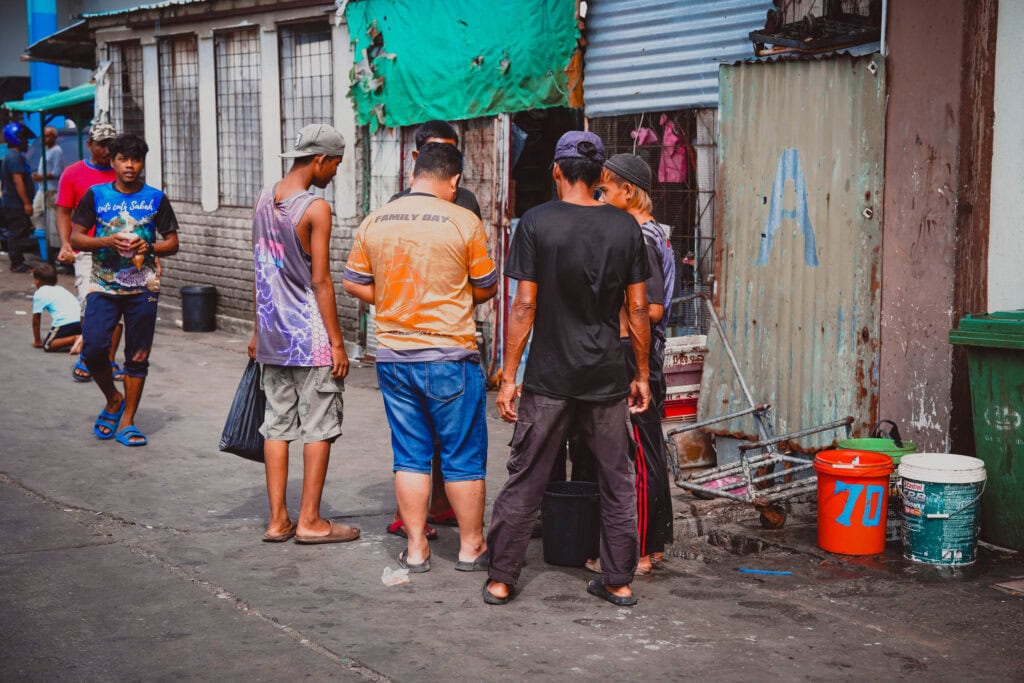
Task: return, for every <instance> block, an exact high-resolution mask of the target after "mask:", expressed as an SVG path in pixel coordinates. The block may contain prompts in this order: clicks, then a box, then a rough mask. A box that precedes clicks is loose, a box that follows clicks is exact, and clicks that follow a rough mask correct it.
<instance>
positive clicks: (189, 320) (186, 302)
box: [180, 285, 217, 332]
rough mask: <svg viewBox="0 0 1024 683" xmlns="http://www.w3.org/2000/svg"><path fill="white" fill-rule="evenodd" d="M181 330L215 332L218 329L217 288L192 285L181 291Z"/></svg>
mask: <svg viewBox="0 0 1024 683" xmlns="http://www.w3.org/2000/svg"><path fill="white" fill-rule="evenodd" d="M180 292H181V329H183V330H185V331H186V332H213V331H214V330H215V329H217V288H216V287H214V286H213V285H192V286H190V287H182V288H181V290H180Z"/></svg>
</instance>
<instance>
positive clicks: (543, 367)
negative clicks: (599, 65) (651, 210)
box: [483, 131, 650, 606]
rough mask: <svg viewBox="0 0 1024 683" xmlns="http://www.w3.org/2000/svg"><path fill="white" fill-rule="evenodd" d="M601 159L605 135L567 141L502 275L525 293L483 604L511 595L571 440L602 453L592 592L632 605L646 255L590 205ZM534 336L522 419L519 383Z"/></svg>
mask: <svg viewBox="0 0 1024 683" xmlns="http://www.w3.org/2000/svg"><path fill="white" fill-rule="evenodd" d="M603 162H604V145H603V144H602V143H601V139H600V138H599V137H597V136H596V135H594V134H593V133H589V132H583V131H570V132H568V133H566V134H565V135H563V136H562V138H561V139H560V140H559V141H558V145H557V146H556V148H555V159H554V164H553V165H552V169H551V175H552V178H553V179H554V181H555V186H556V188H557V191H558V199H557V200H554V201H550V202H547V203H545V204H542V205H540V206H537V207H534V208H532V209H530V210H529V211H527V212H526V213H525V214H523V217H522V220H521V221H520V223H519V228H518V229H517V230H516V234H515V237H514V238H513V240H512V244H511V247H510V249H509V258H508V265H507V266H506V268H505V275H507V276H508V277H510V278H512V279H515V280H518V281H519V286H518V289H517V290H516V296H515V299H514V301H513V302H512V310H511V312H510V314H509V323H508V342H507V344H506V347H505V363H504V368H503V380H502V384H501V388H500V389H499V391H498V399H497V403H498V410H499V412H500V413H501V416H502V418H503V419H505V420H506V421H508V422H514V423H515V425H516V427H515V433H514V434H513V436H512V444H511V445H512V452H511V453H510V455H509V461H508V471H509V479H508V482H507V483H506V484H505V486H504V487H503V488H502V490H501V492H500V493H499V494H498V497H497V499H496V500H495V501H494V507H493V513H492V518H491V528H490V533H489V534H488V537H487V546H488V548H489V549H490V554H491V555H490V567H489V569H488V577H489V578H488V581H487V582H486V583H485V584H484V587H483V599H484V602H486V603H488V604H492V605H501V604H505V603H507V602H508V601H509V600H511V599H512V598H513V597H514V595H515V585H516V582H517V581H518V579H519V573H520V571H521V570H522V567H523V560H524V557H525V555H526V546H527V544H528V543H529V540H530V534H531V532H532V531H533V525H534V522H535V520H536V514H537V509H538V508H539V507H540V503H541V498H542V497H543V495H544V488H545V486H546V485H547V483H548V480H549V479H550V476H551V469H552V466H553V464H554V461H555V458H556V456H557V454H558V452H559V451H560V450H561V449H562V448H563V446H564V444H565V439H566V435H567V434H569V433H572V434H574V435H575V436H576V438H577V439H578V440H579V441H580V442H581V443H582V444H583V445H584V446H585V447H586V448H587V449H588V450H589V452H591V453H593V454H594V455H595V459H596V461H597V468H598V473H599V477H600V498H601V549H600V556H601V566H602V568H603V577H602V578H601V579H595V580H593V581H591V582H590V584H589V585H588V586H587V591H588V592H590V593H591V594H593V595H596V596H597V597H600V598H602V599H604V600H607V601H609V602H611V603H613V604H615V605H619V606H631V605H635V604H636V597H635V596H634V595H633V593H632V591H631V590H630V587H629V584H630V582H631V581H632V580H633V571H634V569H635V568H636V563H637V545H638V541H637V523H636V490H635V472H634V469H633V463H632V461H631V460H630V458H629V455H628V453H629V432H628V422H629V413H631V412H632V413H640V412H643V411H644V410H646V409H647V406H648V404H649V402H650V390H649V388H648V375H649V371H648V360H647V354H648V346H649V343H650V326H649V322H648V317H647V294H646V286H645V284H644V282H645V280H646V279H647V277H648V265H647V251H646V248H645V246H644V241H643V236H642V235H641V233H640V230H638V229H637V225H636V221H635V220H633V218H632V217H631V216H630V215H629V214H628V213H626V212H625V211H622V210H620V209H616V208H615V207H613V206H610V205H607V204H604V203H602V202H598V201H597V200H595V199H594V185H595V184H596V183H597V182H598V180H599V179H600V177H601V168H602V163H603ZM539 292H543V295H540V294H539ZM623 300H625V301H626V304H627V311H628V327H629V338H630V342H631V344H632V348H633V353H634V354H635V357H636V360H637V363H636V372H635V374H634V375H632V376H628V375H626V373H625V372H624V370H623V368H624V367H626V366H625V358H624V356H623V349H622V347H621V345H620V344H619V341H618V340H619V309H620V308H621V307H622V302H623ZM531 328H533V341H532V343H531V346H530V356H529V358H528V360H527V364H526V374H525V376H524V380H523V388H522V397H521V399H520V402H519V408H518V412H517V410H516V393H517V387H516V384H515V379H514V378H515V376H516V370H517V368H518V366H519V361H520V359H521V358H522V355H523V349H524V347H525V346H526V341H527V339H528V338H529V335H530V330H531Z"/></svg>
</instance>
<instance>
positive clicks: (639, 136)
mask: <svg viewBox="0 0 1024 683" xmlns="http://www.w3.org/2000/svg"><path fill="white" fill-rule="evenodd" d="M629 136H630V137H631V138H633V139H634V140H636V144H638V145H640V146H641V147H643V146H644V145H656V144H658V134H657V133H655V132H654V131H653V130H651V129H650V128H647V127H643V128H637V129H636V130H634V131H632V132H630V134H629Z"/></svg>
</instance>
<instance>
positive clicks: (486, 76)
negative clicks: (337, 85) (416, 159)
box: [345, 0, 579, 130]
mask: <svg viewBox="0 0 1024 683" xmlns="http://www.w3.org/2000/svg"><path fill="white" fill-rule="evenodd" d="M345 19H346V20H347V22H348V28H349V34H350V35H351V38H352V44H353V45H352V47H353V56H354V59H355V63H356V66H355V69H354V70H353V73H352V88H351V89H350V91H349V95H350V96H351V97H352V100H353V102H354V103H355V106H356V115H357V118H358V121H359V123H360V124H363V125H367V124H368V125H369V126H370V127H371V130H376V129H377V128H378V127H379V126H382V125H383V126H388V127H394V126H407V125H412V124H417V123H422V122H423V121H429V120H430V119H447V120H459V119H468V118H475V117H479V116H489V115H493V114H498V113H502V112H517V111H523V110H526V109H543V108H546V107H556V106H565V105H567V104H568V92H569V82H568V80H569V79H568V76H567V75H566V73H565V69H566V66H567V65H568V64H569V60H570V58H571V56H572V54H573V51H574V50H575V49H576V41H577V38H578V37H579V30H578V29H577V24H576V3H575V1H574V0H513V1H511V2H494V0H448V1H447V2H442V1H441V0H351V1H350V2H349V3H348V5H347V6H346V8H345Z"/></svg>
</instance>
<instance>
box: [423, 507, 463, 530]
mask: <svg viewBox="0 0 1024 683" xmlns="http://www.w3.org/2000/svg"><path fill="white" fill-rule="evenodd" d="M427 521H428V522H430V523H431V524H437V525H439V526H458V525H459V520H458V519H456V518H455V510H453V509H451V508H448V509H447V510H445V511H444V512H442V513H440V514H437V515H427Z"/></svg>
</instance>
